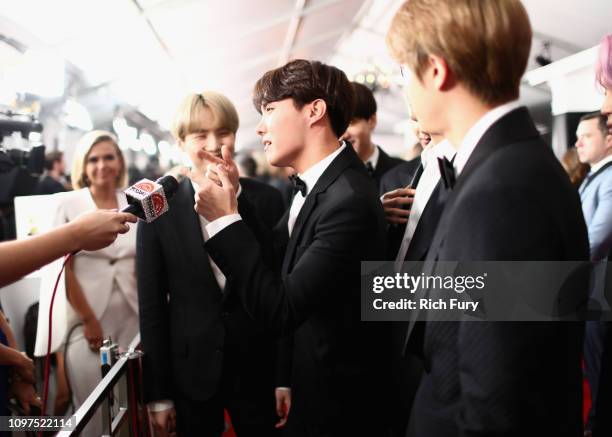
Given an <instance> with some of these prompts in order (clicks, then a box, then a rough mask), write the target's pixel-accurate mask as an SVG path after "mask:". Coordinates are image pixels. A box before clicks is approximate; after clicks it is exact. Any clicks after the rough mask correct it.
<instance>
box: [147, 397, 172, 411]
mask: <svg viewBox="0 0 612 437" xmlns="http://www.w3.org/2000/svg"><path fill="white" fill-rule="evenodd" d="M147 408H148V409H149V411H150V412H151V413H159V412H160V411H166V410H169V409H171V408H174V402H172V401H171V400H170V399H163V400H161V401H155V402H149V403H148V404H147Z"/></svg>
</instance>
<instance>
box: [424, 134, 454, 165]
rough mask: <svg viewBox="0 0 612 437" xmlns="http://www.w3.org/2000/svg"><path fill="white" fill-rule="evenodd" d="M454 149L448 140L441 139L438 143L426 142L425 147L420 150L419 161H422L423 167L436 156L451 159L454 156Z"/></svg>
mask: <svg viewBox="0 0 612 437" xmlns="http://www.w3.org/2000/svg"><path fill="white" fill-rule="evenodd" d="M455 153H456V150H455V148H454V147H453V146H452V145H451V143H450V141H448V140H446V139H445V140H442V141H440V142H439V143H438V144H431V143H430V144H428V145H427V147H425V148H424V149H423V151H422V152H421V162H422V163H423V168H425V167H427V166H428V165H429V164H431V163H432V162H433V161H435V159H436V158H442V157H444V158H446V159H448V160H451V159H453V156H455Z"/></svg>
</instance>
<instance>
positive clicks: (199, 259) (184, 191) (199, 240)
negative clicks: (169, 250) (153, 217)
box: [170, 179, 221, 295]
mask: <svg viewBox="0 0 612 437" xmlns="http://www.w3.org/2000/svg"><path fill="white" fill-rule="evenodd" d="M194 195H195V191H194V190H193V186H192V185H191V181H190V180H189V179H185V180H183V181H182V182H181V185H180V187H179V191H178V193H177V194H176V196H175V207H174V210H175V217H176V219H175V221H174V224H175V225H173V227H174V228H175V229H174V231H175V232H176V233H177V234H178V236H179V238H178V239H177V241H176V242H174V244H177V245H181V246H184V247H183V248H182V249H181V250H182V251H183V252H184V253H185V254H186V259H187V262H189V263H191V264H192V265H191V267H190V268H192V269H194V270H195V271H200V272H202V275H203V276H204V278H205V283H204V284H202V286H205V284H208V285H206V287H207V288H208V286H211V287H213V288H214V289H216V290H218V291H219V295H220V294H221V289H220V288H219V285H218V284H217V280H216V279H215V275H214V273H213V271H212V267H211V266H210V261H209V259H208V256H207V253H206V249H205V248H204V237H203V235H202V228H201V227H200V219H199V216H198V214H197V212H196V211H195V210H194V209H193V205H194ZM170 210H171V211H172V210H173V208H172V206H171V208H170Z"/></svg>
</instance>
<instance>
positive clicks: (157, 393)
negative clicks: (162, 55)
mask: <svg viewBox="0 0 612 437" xmlns="http://www.w3.org/2000/svg"><path fill="white" fill-rule="evenodd" d="M237 128H238V114H237V113H236V110H235V109H234V106H233V105H232V103H231V102H230V101H229V100H228V99H227V98H226V97H225V96H223V95H221V94H219V93H215V92H212V91H207V92H204V93H202V94H191V95H189V96H188V97H187V98H186V99H185V101H184V102H183V105H182V107H181V109H180V110H179V111H178V113H177V116H176V119H175V124H174V128H173V133H174V135H175V136H176V138H177V141H178V143H179V144H180V146H181V148H182V149H183V150H184V152H185V153H186V154H187V155H188V156H189V158H190V159H191V161H192V163H193V168H194V171H197V172H199V173H200V174H202V175H203V174H205V172H206V171H207V169H206V167H207V165H208V164H210V163H213V162H214V161H212V160H210V161H206V160H205V159H202V158H200V156H199V155H198V152H199V151H200V150H206V151H208V152H209V153H210V154H211V156H213V157H215V158H216V159H219V157H220V156H221V147H222V146H224V150H225V153H229V154H230V155H231V152H232V151H233V148H234V141H235V132H236V130H237ZM232 178H233V179H234V180H235V181H236V183H237V184H238V175H237V173H235V174H232ZM239 186H240V194H239V196H238V205H239V206H238V207H239V209H241V208H242V204H243V203H245V204H248V205H249V206H250V207H251V209H254V211H255V212H254V215H255V216H256V217H255V220H256V221H257V223H259V222H263V224H264V225H263V226H268V227H271V226H272V224H273V223H276V222H277V221H278V219H279V218H280V217H281V215H282V214H283V211H284V208H283V202H282V199H281V195H280V193H279V192H278V191H277V190H276V189H274V188H272V187H270V186H268V185H266V184H263V183H260V182H256V181H253V180H249V179H245V178H241V179H240V180H239ZM194 188H197V187H194V185H193V184H192V182H191V180H189V179H188V178H185V179H184V180H183V181H182V182H181V183H180V186H179V189H178V191H177V193H176V195H175V196H174V197H173V198H172V199H170V202H169V211H168V212H167V213H166V214H164V215H163V216H162V217H161V218H160V219H159V220H156V221H155V222H153V223H149V224H146V223H141V225H140V226H139V228H138V240H137V241H138V244H137V272H138V297H139V306H140V332H141V336H142V346H143V350H144V352H145V355H144V358H143V366H144V389H145V397H146V401H147V402H148V407H149V410H150V412H151V416H152V418H153V422H154V425H155V426H156V432H157V433H158V434H160V435H165V433H166V432H172V431H174V430H175V423H176V430H177V432H178V435H181V436H218V435H220V434H221V432H222V430H223V426H224V419H223V410H224V409H227V410H228V411H229V414H230V417H231V420H232V424H233V426H234V429H235V430H236V433H237V435H238V436H253V437H259V436H262V435H266V436H268V435H275V433H276V431H275V427H274V425H275V423H276V420H277V419H276V415H275V414H274V413H275V395H276V398H277V401H278V403H279V407H281V408H279V410H283V409H286V410H288V407H289V406H290V392H289V391H288V389H289V382H288V379H287V377H286V376H285V377H283V372H281V369H280V367H279V366H281V363H282V358H283V357H282V355H281V354H279V353H277V349H278V348H279V347H280V346H278V345H277V343H278V342H277V340H276V336H275V335H273V334H272V333H271V332H270V331H268V330H266V329H265V328H263V327H262V326H260V325H258V324H256V323H255V322H254V321H253V320H252V318H251V317H250V316H249V315H248V314H247V312H246V311H245V310H244V308H243V307H242V305H241V304H240V300H239V298H238V296H237V295H236V294H235V293H233V292H232V290H233V289H234V287H235V285H234V282H233V281H232V278H229V277H227V276H225V275H223V273H222V272H221V271H220V270H219V268H218V267H217V266H216V265H215V264H214V263H213V262H212V261H211V259H210V257H209V255H208V253H207V251H206V249H205V247H204V241H205V235H206V234H205V232H206V230H205V225H206V223H207V222H206V221H205V220H204V219H203V218H201V217H200V216H199V215H198V214H197V213H196V212H195V211H194V209H193V201H194V200H193V199H194V194H195V189H194ZM249 224H250V223H248V222H247V225H249ZM257 226H259V224H257ZM236 257H239V254H236ZM277 359H278V360H279V361H278V365H277V362H276V361H277ZM288 370H289V369H287V371H286V372H285V374H286V375H288ZM280 386H282V387H284V388H282V389H277V390H276V392H275V387H280ZM175 411H176V419H175ZM286 413H287V411H284V413H283V412H281V414H280V415H281V416H284V417H283V418H282V422H283V423H284V421H285V420H286Z"/></svg>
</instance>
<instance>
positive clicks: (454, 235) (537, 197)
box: [414, 108, 589, 437]
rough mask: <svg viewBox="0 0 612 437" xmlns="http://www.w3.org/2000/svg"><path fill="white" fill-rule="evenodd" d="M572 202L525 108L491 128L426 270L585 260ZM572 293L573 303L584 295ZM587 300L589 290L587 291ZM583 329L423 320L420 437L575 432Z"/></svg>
mask: <svg viewBox="0 0 612 437" xmlns="http://www.w3.org/2000/svg"><path fill="white" fill-rule="evenodd" d="M588 254H589V246H588V240H587V231H586V226H585V223H584V218H583V216H582V214H581V208H580V200H579V198H578V195H577V193H576V190H575V189H574V188H573V187H572V186H571V184H570V181H569V179H568V177H567V175H566V174H565V172H564V171H563V169H562V167H561V165H560V164H559V162H558V161H557V159H556V158H555V156H554V155H553V153H552V151H551V150H550V148H549V147H548V146H547V145H546V144H545V143H544V142H543V141H542V140H541V138H540V136H539V134H538V132H537V130H536V129H535V126H534V125H533V122H532V121H531V118H530V116H529V114H528V112H527V110H526V109H525V108H519V109H516V110H514V111H512V112H510V113H509V114H507V115H505V116H504V117H502V118H501V119H500V120H498V121H497V122H496V123H494V124H493V125H492V126H491V127H490V128H489V129H488V130H487V131H486V132H485V134H484V136H483V137H482V139H481V140H480V141H479V142H478V144H477V146H476V148H475V149H474V151H473V153H472V155H471V156H470V158H469V160H468V162H467V163H466V166H465V168H464V169H463V171H462V173H461V174H460V175H459V177H458V179H457V182H456V185H455V187H454V189H453V191H452V193H450V195H449V197H448V200H447V202H446V206H445V209H444V211H443V213H442V217H441V218H440V223H439V226H438V229H437V231H436V233H435V236H434V238H433V242H432V245H431V248H430V251H429V254H428V256H427V259H428V260H443V261H469V260H482V261H487V260H500V261H504V260H521V261H526V260H588ZM581 292H582V291H581V290H577V293H581ZM585 292H586V287H585ZM583 328H584V326H583V324H582V323H573V322H555V323H543V322H542V323H518V322H517V323H510V322H508V323H505V322H504V323H501V322H498V323H486V322H481V323H479V322H436V323H430V322H427V323H426V325H425V334H424V335H425V338H424V348H423V353H424V366H425V370H426V373H425V375H424V377H423V380H422V381H421V386H420V388H419V393H418V395H417V399H416V401H415V407H414V408H415V415H414V416H415V417H417V418H418V419H417V429H418V435H419V436H431V435H436V436H443V437H444V436H459V435H461V436H485V435H486V436H508V437H510V436H517V435H530V436H531V435H534V436H535V435H537V436H541V435H554V436H579V435H582V434H581V422H582V421H581V398H582V374H581V363H580V357H581V351H582V337H583Z"/></svg>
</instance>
